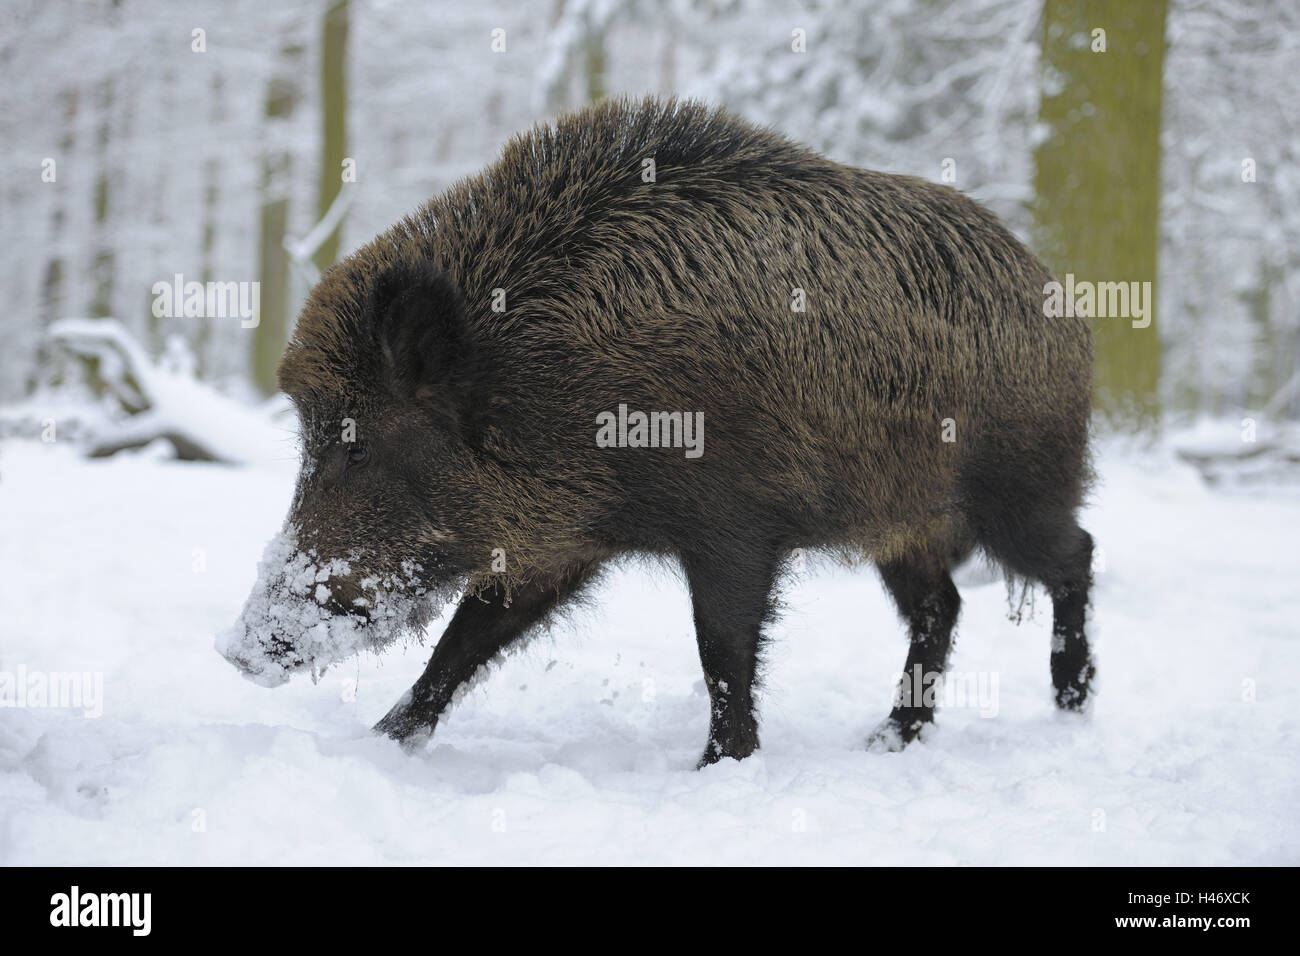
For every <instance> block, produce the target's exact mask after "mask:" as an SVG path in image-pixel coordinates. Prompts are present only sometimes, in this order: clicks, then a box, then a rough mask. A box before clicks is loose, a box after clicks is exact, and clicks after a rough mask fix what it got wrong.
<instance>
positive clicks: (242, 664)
mask: <svg viewBox="0 0 1300 956" xmlns="http://www.w3.org/2000/svg"><path fill="white" fill-rule="evenodd" d="M250 647H255V648H256V649H257V653H256V654H253V653H250V652H249V651H248V650H247V648H250ZM217 652H218V653H219V654H221V656H222V657H224V658H225V659H226V660H227V661H229V662H230V663H231V664H233V665H234V666H235V669H236V670H238V671H239V673H241V674H243V675H244V677H246V678H247V679H248V680H250V681H252V682H253V683H254V684H259V685H261V686H262V687H279V686H280V685H281V684H284V683H287V682H288V680H289V675H290V673H292V672H293V671H294V670H296V669H297V667H298V666H301V661H299V662H298V663H297V666H295V665H294V662H293V660H292V649H291V647H290V645H289V642H287V641H285V640H283V639H281V638H278V637H275V636H271V637H268V638H254V637H253V636H252V635H250V634H248V633H247V632H243V633H240V626H239V625H238V624H237V625H235V627H234V628H231V630H230V631H227V632H225V633H223V634H221V635H219V636H218V637H217ZM254 658H257V662H256V663H255V662H254Z"/></svg>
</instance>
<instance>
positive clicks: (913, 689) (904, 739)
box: [867, 555, 961, 750]
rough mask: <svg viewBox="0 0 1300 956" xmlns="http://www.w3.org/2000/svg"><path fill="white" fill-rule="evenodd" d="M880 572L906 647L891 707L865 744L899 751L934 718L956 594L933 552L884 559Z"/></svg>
mask: <svg viewBox="0 0 1300 956" xmlns="http://www.w3.org/2000/svg"><path fill="white" fill-rule="evenodd" d="M880 576H881V578H882V579H883V580H884V582H885V587H886V588H888V589H889V593H890V595H891V596H892V597H893V599H894V603H895V604H896V605H897V606H898V612H899V614H901V615H902V616H903V619H904V620H905V621H907V625H908V632H909V636H910V638H911V646H910V647H909V648H908V651H907V663H906V664H904V665H903V680H902V682H901V683H900V684H899V687H898V689H897V692H896V693H897V696H896V698H895V704H894V709H893V710H892V711H890V714H889V717H888V718H886V720H885V722H884V723H883V724H881V725H880V726H879V727H878V728H877V729H876V730H875V731H874V732H873V733H872V735H871V737H870V739H869V740H868V742H867V745H868V747H870V748H871V749H873V750H901V749H902V748H903V747H905V746H907V745H908V744H909V743H911V742H912V741H913V740H915V739H916V737H917V735H918V734H919V733H920V732H921V730H922V728H923V727H924V726H925V725H926V724H929V723H933V722H934V712H935V705H936V703H937V697H938V694H939V692H940V691H942V690H943V682H942V679H943V671H944V668H945V667H946V666H947V664H948V651H949V649H950V648H951V646H952V629H953V625H955V624H956V623H957V612H958V610H960V608H961V598H960V597H959V596H958V594H957V588H956V587H955V586H954V585H953V583H952V578H951V577H950V576H949V575H948V567H947V561H946V560H945V559H944V558H942V557H941V556H939V555H924V556H917V557H912V558H904V559H900V560H897V561H891V562H887V563H885V564H882V565H881V566H880Z"/></svg>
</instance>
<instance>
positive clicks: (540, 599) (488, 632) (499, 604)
mask: <svg viewBox="0 0 1300 956" xmlns="http://www.w3.org/2000/svg"><path fill="white" fill-rule="evenodd" d="M595 569H596V564H595V562H590V563H585V564H582V565H577V566H575V567H573V568H571V569H570V570H568V571H567V572H566V573H565V574H564V575H562V576H560V577H558V578H556V579H554V580H550V581H546V582H545V583H541V582H535V583H533V584H530V585H527V586H516V587H514V588H512V589H511V591H510V593H509V596H508V600H507V594H506V589H505V587H504V586H503V585H502V584H500V583H494V584H493V585H492V586H490V587H489V588H487V589H486V590H484V591H482V592H481V593H479V594H467V595H465V597H464V598H462V599H461V602H460V605H459V606H458V607H457V608H456V613H455V614H454V615H453V616H452V619H451V623H450V624H448V625H447V630H446V631H444V632H443V635H442V637H441V638H440V639H439V640H438V646H437V647H435V648H434V650H433V656H432V657H430V658H429V664H428V666H427V667H426V668H425V670H424V673H423V674H421V675H420V679H419V680H417V681H416V682H415V685H414V686H413V687H412V688H411V689H410V691H409V692H408V693H407V694H406V695H404V696H403V697H402V699H401V700H400V701H398V702H397V704H396V705H395V706H394V707H393V709H392V710H390V711H389V712H388V714H387V715H386V716H385V717H384V718H383V720H381V721H379V723H378V724H376V725H375V731H376V732H378V733H382V734H387V735H388V736H389V737H393V738H394V739H396V740H406V739H408V738H411V737H414V736H417V735H424V734H428V733H431V732H432V731H433V728H434V726H435V725H436V724H437V722H438V717H439V715H440V714H441V713H442V712H443V710H444V709H445V708H446V707H447V705H448V704H449V703H451V701H452V698H453V696H454V695H455V693H456V690H457V689H458V688H459V687H460V686H461V685H462V684H464V683H465V682H466V681H468V680H469V679H470V678H472V677H473V676H474V675H475V674H476V673H477V672H478V670H479V668H480V667H482V666H483V665H484V664H486V663H488V662H489V661H490V660H492V658H494V657H495V656H496V655H497V654H498V653H500V652H501V651H502V650H504V649H505V648H507V647H509V646H510V645H511V644H512V643H514V642H515V641H516V640H518V639H519V638H520V637H522V636H523V635H524V634H526V633H527V632H528V631H529V630H530V629H531V628H532V627H534V626H535V625H537V624H538V623H540V622H541V621H542V619H543V618H544V617H545V616H546V615H547V614H548V613H549V612H551V611H552V610H554V609H555V608H557V607H559V606H560V605H561V604H563V603H564V602H565V601H567V600H568V599H569V598H571V597H572V596H573V595H574V594H575V593H577V591H578V590H579V589H581V588H582V586H583V585H584V584H586V583H587V582H588V581H590V580H591V578H592V576H593V573H594V571H595Z"/></svg>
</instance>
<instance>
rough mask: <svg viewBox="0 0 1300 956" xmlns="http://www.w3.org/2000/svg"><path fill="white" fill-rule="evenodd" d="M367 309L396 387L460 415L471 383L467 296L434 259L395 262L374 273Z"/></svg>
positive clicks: (471, 370) (427, 402)
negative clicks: (368, 307)
mask: <svg viewBox="0 0 1300 956" xmlns="http://www.w3.org/2000/svg"><path fill="white" fill-rule="evenodd" d="M370 304H371V309H372V314H373V315H374V321H375V332H376V335H377V337H378V345H379V350H380V355H381V356H382V362H383V366H384V374H385V375H386V376H387V378H388V379H389V381H390V383H391V384H392V386H393V388H394V389H395V390H397V391H398V392H399V393H401V394H404V395H406V396H409V397H411V398H414V399H416V400H418V401H420V402H421V403H423V404H429V405H432V406H435V407H437V408H439V409H440V410H442V411H445V412H451V413H452V414H453V415H454V416H455V418H456V419H460V418H461V417H462V416H463V415H464V413H465V411H466V406H467V404H468V401H469V392H470V388H471V386H472V383H473V367H474V348H473V342H472V341H471V339H470V334H469V324H468V322H467V320H466V315H465V300H464V298H463V297H462V296H461V293H460V290H459V289H458V288H456V284H455V283H454V282H453V281H452V280H451V277H450V276H448V275H447V273H445V272H443V271H442V270H441V269H439V268H437V267H436V266H434V265H433V264H432V263H428V262H420V261H403V262H396V263H393V264H391V265H388V266H386V267H385V268H384V269H383V270H382V271H381V272H379V273H378V274H377V275H376V276H375V281H374V284H373V286H372V287H371V303H370Z"/></svg>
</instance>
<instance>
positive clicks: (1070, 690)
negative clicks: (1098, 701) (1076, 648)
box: [1054, 663, 1097, 713]
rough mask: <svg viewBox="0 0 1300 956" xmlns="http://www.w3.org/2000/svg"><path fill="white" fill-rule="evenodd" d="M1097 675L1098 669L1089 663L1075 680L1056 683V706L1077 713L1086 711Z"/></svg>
mask: <svg viewBox="0 0 1300 956" xmlns="http://www.w3.org/2000/svg"><path fill="white" fill-rule="evenodd" d="M1096 674H1097V669H1096V668H1095V667H1093V666H1092V664H1091V663H1089V664H1087V665H1085V666H1084V667H1083V668H1082V670H1080V671H1079V672H1078V673H1077V674H1075V675H1074V677H1073V679H1066V680H1063V681H1059V682H1054V683H1055V684H1056V706H1057V707H1058V708H1059V709H1061V710H1065V711H1071V712H1075V713H1077V712H1079V711H1081V710H1084V709H1085V708H1086V707H1087V704H1088V700H1089V694H1090V691H1091V688H1092V679H1093V677H1095V676H1096Z"/></svg>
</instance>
